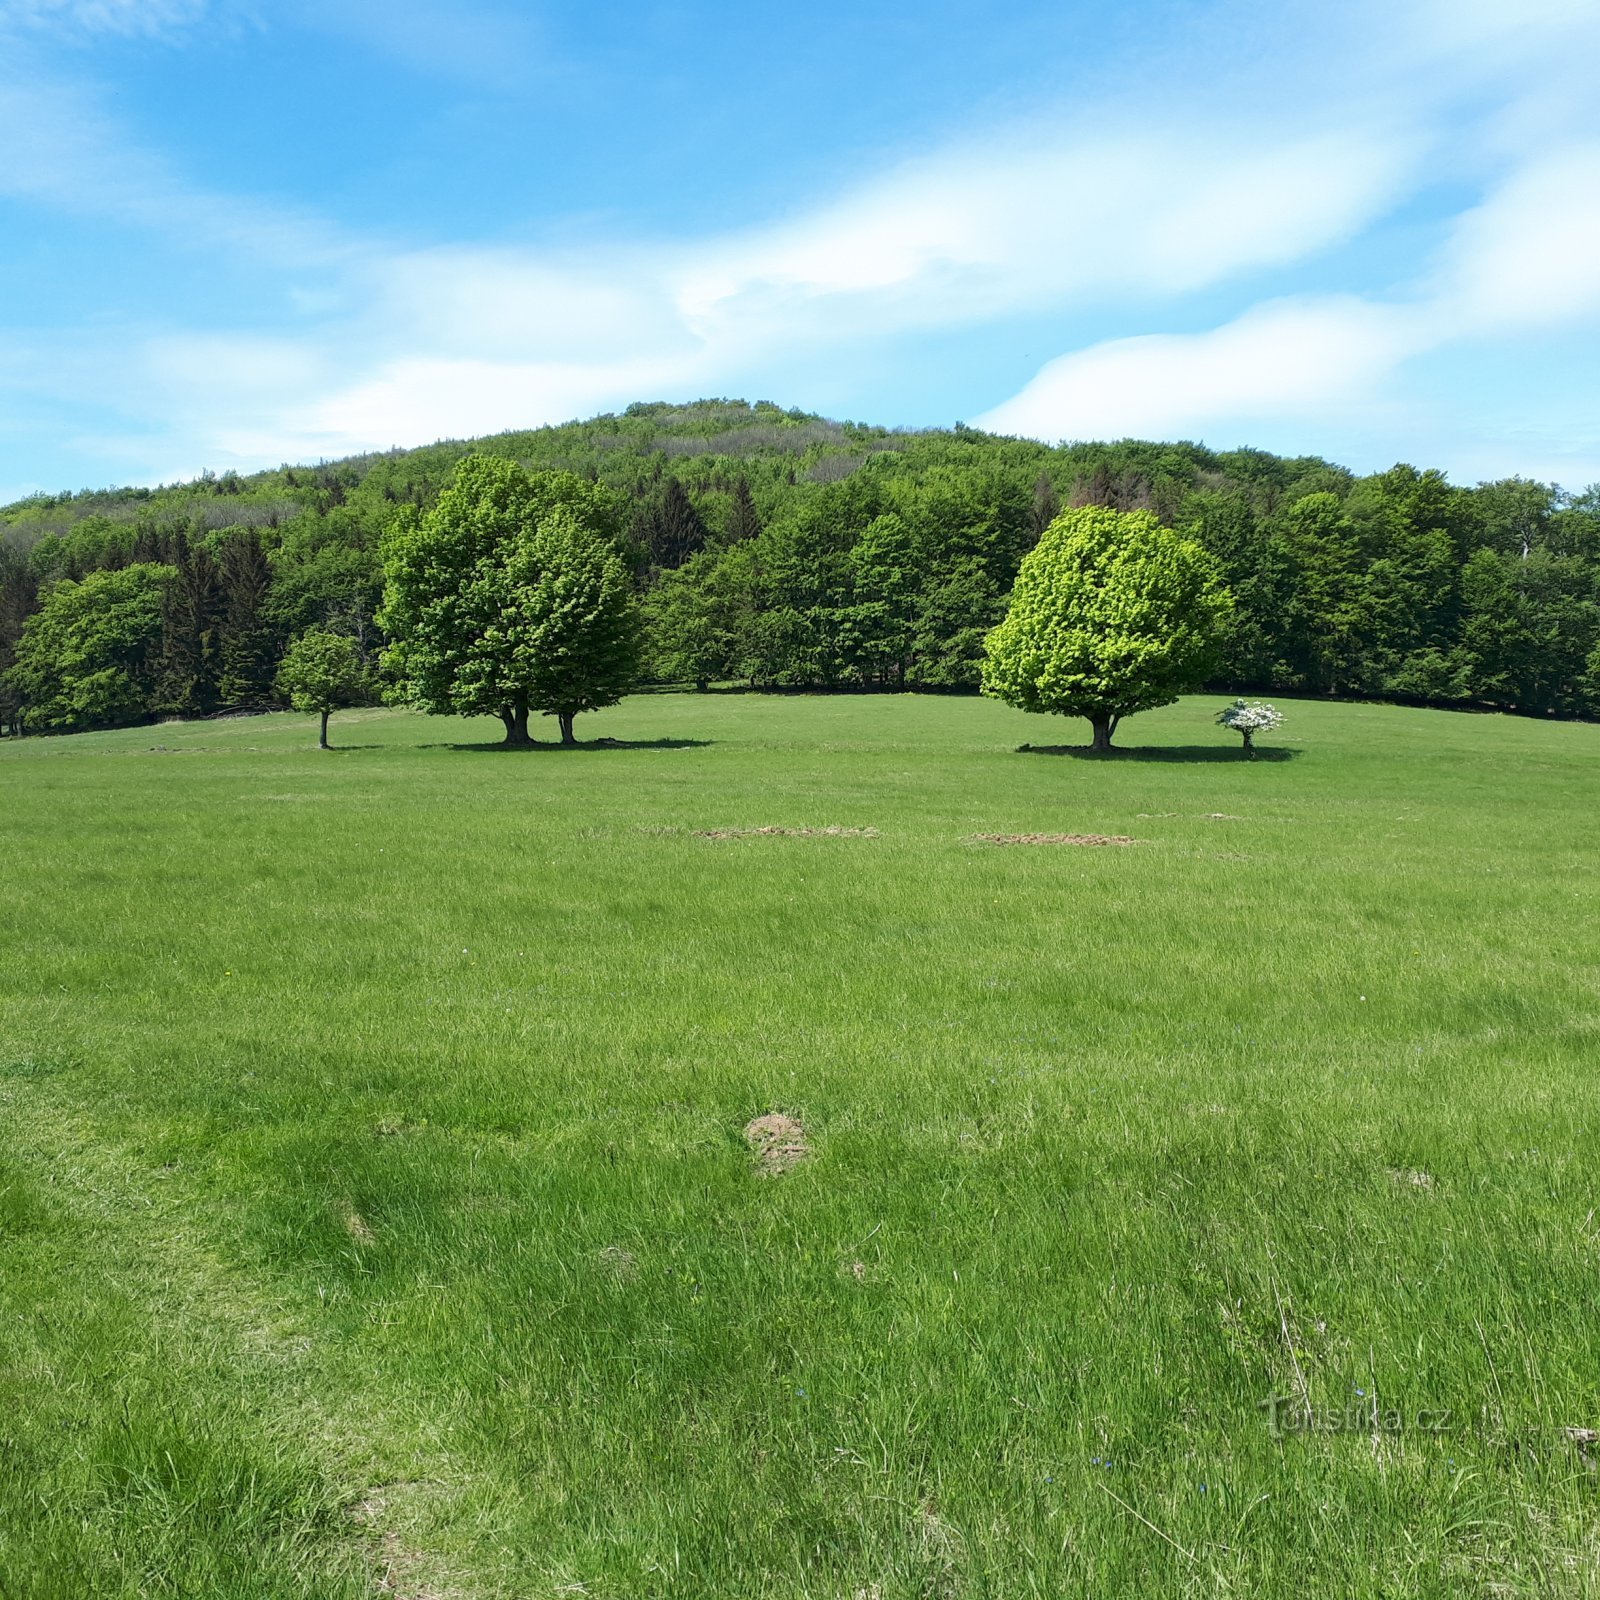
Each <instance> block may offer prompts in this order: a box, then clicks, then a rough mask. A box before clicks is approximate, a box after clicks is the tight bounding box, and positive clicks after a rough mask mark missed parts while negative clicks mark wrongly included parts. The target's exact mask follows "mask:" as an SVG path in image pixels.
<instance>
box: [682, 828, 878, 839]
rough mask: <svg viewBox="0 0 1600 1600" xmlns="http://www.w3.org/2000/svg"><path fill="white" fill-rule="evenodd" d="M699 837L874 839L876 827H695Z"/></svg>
mask: <svg viewBox="0 0 1600 1600" xmlns="http://www.w3.org/2000/svg"><path fill="white" fill-rule="evenodd" d="M695 835H696V837H697V838H701V839H766V838H783V839H876V838H877V837H878V830H877V829H876V828H778V827H769V828H696V829H695Z"/></svg>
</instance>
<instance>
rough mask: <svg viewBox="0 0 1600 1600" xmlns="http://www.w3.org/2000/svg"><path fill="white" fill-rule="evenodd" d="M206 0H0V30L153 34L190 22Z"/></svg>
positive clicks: (131, 35)
mask: <svg viewBox="0 0 1600 1600" xmlns="http://www.w3.org/2000/svg"><path fill="white" fill-rule="evenodd" d="M208 4H209V0H0V34H3V33H5V32H6V31H7V30H10V31H13V32H19V33H20V32H30V33H50V34H54V35H57V36H62V35H65V36H67V37H69V38H80V39H85V38H94V37H97V36H104V35H108V34H109V35H112V36H115V37H119V38H124V39H133V38H156V37H159V36H161V35H162V34H169V33H173V32H176V31H179V30H181V29H184V28H188V27H192V26H193V25H194V24H195V23H196V22H198V21H199V20H200V19H201V18H202V17H203V16H204V15H205V13H206V11H207V9H208Z"/></svg>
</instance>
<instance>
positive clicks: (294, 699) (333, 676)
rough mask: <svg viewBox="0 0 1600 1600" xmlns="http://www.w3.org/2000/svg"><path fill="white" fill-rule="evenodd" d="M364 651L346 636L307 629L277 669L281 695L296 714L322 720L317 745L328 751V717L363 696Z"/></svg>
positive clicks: (321, 629) (322, 630)
mask: <svg viewBox="0 0 1600 1600" xmlns="http://www.w3.org/2000/svg"><path fill="white" fill-rule="evenodd" d="M364 678H365V674H364V672H363V671H362V666H361V650H360V648H359V646H358V645H357V644H356V641H355V640H354V639H352V638H351V637H350V636H349V635H348V634H345V633H331V632H329V630H328V629H326V628H308V629H307V630H306V631H305V632H304V633H302V634H301V635H300V637H299V638H298V639H296V640H295V641H294V643H293V644H291V645H290V646H289V649H288V652H287V654H285V656H284V658H283V665H282V666H281V667H279V668H278V692H279V693H280V694H281V695H282V696H283V697H284V698H285V699H286V700H287V701H288V702H289V704H290V705H291V706H293V707H294V709H295V710H296V711H306V712H315V713H316V714H317V715H319V716H320V717H321V718H322V730H321V733H320V734H319V736H318V739H317V743H318V745H319V746H320V747H321V748H322V749H324V750H326V749H327V748H328V717H329V716H330V715H331V714H332V713H333V712H335V711H337V710H338V709H339V707H340V706H347V705H350V704H351V703H352V702H353V701H355V700H357V699H358V698H359V697H360V695H361V690H362V687H363V682H364Z"/></svg>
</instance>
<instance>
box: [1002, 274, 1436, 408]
mask: <svg viewBox="0 0 1600 1600" xmlns="http://www.w3.org/2000/svg"><path fill="white" fill-rule="evenodd" d="M1426 342H1427V336H1426V335H1425V334H1424V333H1422V332H1421V331H1420V330H1419V327H1418V323H1417V319H1416V317H1415V315H1414V314H1412V313H1411V312H1409V311H1404V310H1400V309H1397V308H1394V307H1388V306H1377V305H1372V304H1369V303H1368V302H1366V301H1363V300H1360V299H1356V298H1354V297H1325V298H1318V299H1308V300H1288V301H1277V302H1273V303H1270V304H1267V305H1262V306H1257V307H1255V308H1254V309H1253V310H1251V311H1248V312H1246V313H1245V315H1244V316H1242V317H1239V318H1238V319H1237V320H1235V321H1233V322H1230V323H1228V324H1227V325H1225V326H1224V327H1220V328H1216V329H1213V330H1210V331H1208V332H1205V333H1198V334H1169V335H1160V334H1156V335H1145V336H1142V337H1138V338H1132V339H1113V340H1108V341H1106V342H1105V343H1103V344H1097V345H1094V346H1092V347H1091V348H1089V349H1087V350H1080V351H1078V352H1076V353H1074V354H1072V355H1067V356H1062V357H1060V358H1059V359H1057V360H1055V361H1052V362H1050V363H1049V364H1048V365H1047V366H1046V367H1044V368H1043V370H1042V371H1040V373H1039V374H1038V376H1037V377H1036V378H1034V380H1033V381H1032V382H1031V383H1030V384H1028V386H1027V387H1026V388H1024V389H1023V390H1022V391H1021V393H1019V394H1017V395H1015V396H1014V397H1013V398H1012V399H1010V400H1008V401H1006V402H1005V403H1004V404H1003V405H1000V406H997V407H995V409H994V410H993V411H991V412H989V413H988V414H987V415H986V416H983V417H980V418H979V419H978V423H979V426H981V427H984V428H990V429H993V430H994V431H996V432H999V433H1019V434H1026V435H1031V436H1035V437H1039V438H1047V439H1052V440H1054V439H1116V438H1125V437H1128V436H1137V437H1139V438H1146V439H1149V438H1155V439H1161V438H1197V437H1201V436H1203V435H1206V434H1208V433H1212V432H1213V430H1214V428H1215V427H1216V426H1217V425H1218V424H1219V423H1223V422H1227V423H1235V422H1238V421H1241V420H1246V419H1251V418H1261V417H1263V416H1273V417H1282V416H1319V415H1326V414H1328V413H1329V412H1330V411H1331V410H1337V409H1339V408H1341V407H1345V406H1348V405H1350V404H1351V403H1352V402H1358V401H1361V400H1362V399H1364V398H1365V397H1366V396H1368V395H1369V394H1370V393H1371V392H1372V390H1373V388H1374V386H1375V385H1376V384H1377V383H1378V382H1379V381H1380V380H1381V379H1383V378H1384V377H1386V376H1387V375H1388V374H1389V373H1391V372H1392V371H1393V370H1394V369H1395V367H1396V366H1398V365H1399V363H1400V362H1401V361H1403V360H1404V359H1405V358H1406V356H1408V355H1410V354H1412V353H1414V352H1415V351H1416V350H1418V349H1419V348H1422V347H1423V346H1424V345H1425V343H1426Z"/></svg>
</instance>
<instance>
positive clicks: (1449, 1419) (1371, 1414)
mask: <svg viewBox="0 0 1600 1600" xmlns="http://www.w3.org/2000/svg"><path fill="white" fill-rule="evenodd" d="M1257 1404H1258V1405H1259V1406H1260V1408H1261V1410H1263V1411H1265V1412H1266V1414H1267V1431H1268V1432H1269V1433H1270V1434H1271V1435H1272V1437H1273V1438H1274V1439H1282V1438H1285V1437H1286V1436H1288V1435H1290V1434H1296V1433H1449V1432H1451V1431H1452V1429H1453V1428H1454V1426H1455V1413H1454V1412H1453V1411H1452V1410H1451V1409H1450V1408H1449V1407H1448V1406H1434V1407H1431V1408H1429V1407H1423V1408H1420V1409H1418V1410H1416V1411H1411V1412H1408V1411H1407V1410H1406V1409H1405V1407H1403V1406H1397V1405H1381V1404H1380V1403H1379V1401H1378V1397H1377V1396H1376V1395H1372V1396H1370V1397H1368V1396H1366V1395H1363V1394H1361V1393H1360V1392H1359V1391H1357V1394H1356V1397H1355V1398H1354V1399H1353V1400H1351V1401H1350V1402H1348V1403H1347V1404H1346V1405H1344V1406H1312V1405H1307V1404H1306V1403H1305V1402H1304V1401H1303V1400H1299V1399H1296V1398H1295V1396H1294V1395H1291V1394H1269V1395H1268V1396H1267V1398H1266V1399H1265V1400H1261V1401H1258V1402H1257Z"/></svg>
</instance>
